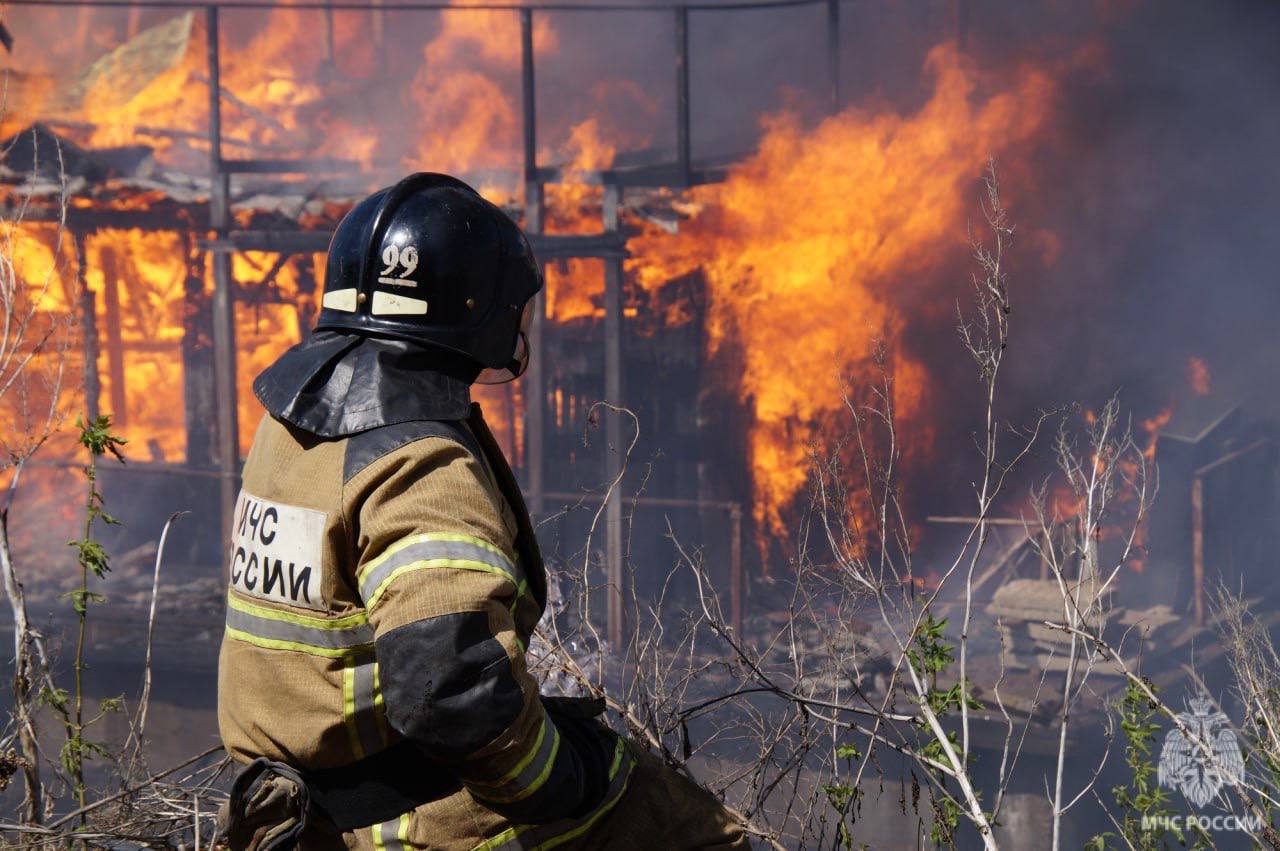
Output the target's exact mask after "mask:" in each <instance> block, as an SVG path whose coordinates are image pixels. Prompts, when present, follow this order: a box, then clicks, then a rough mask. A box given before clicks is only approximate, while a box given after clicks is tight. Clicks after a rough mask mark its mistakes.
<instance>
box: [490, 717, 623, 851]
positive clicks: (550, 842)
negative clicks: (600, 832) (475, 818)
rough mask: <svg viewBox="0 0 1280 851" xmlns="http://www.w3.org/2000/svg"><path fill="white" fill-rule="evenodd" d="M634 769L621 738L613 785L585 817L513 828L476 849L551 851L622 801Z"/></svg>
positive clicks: (588, 826)
mask: <svg viewBox="0 0 1280 851" xmlns="http://www.w3.org/2000/svg"><path fill="white" fill-rule="evenodd" d="M634 769H635V758H634V757H632V756H631V753H630V751H628V750H627V747H626V745H625V744H624V743H623V741H622V739H618V743H617V745H616V746H615V749H614V758H613V765H612V766H611V767H610V769H609V788H608V789H607V790H606V791H605V795H604V800H603V801H601V802H600V805H599V806H598V807H596V808H595V809H594V810H592V811H591V812H589V813H587V814H586V815H585V816H582V817H581V818H576V819H563V820H561V821H554V822H550V823H548V824H530V825H519V826H517V827H509V828H507V829H506V830H504V831H503V832H502V833H499V834H498V835H497V836H495V837H493V838H492V839H488V840H485V841H484V842H481V843H480V844H479V845H477V846H475V848H473V849H472V851H549V849H551V848H556V847H558V846H560V845H563V844H565V843H566V842H571V841H573V840H574V839H577V838H579V837H580V836H582V835H583V834H584V833H586V832H587V831H589V830H591V828H592V827H594V826H595V824H596V822H598V821H599V820H600V819H602V818H604V816H605V815H606V814H607V813H608V812H609V811H610V810H612V809H613V808H614V807H615V806H617V804H618V801H620V800H622V796H623V794H625V793H626V791H627V784H628V783H629V782H630V781H631V772H632V770H634Z"/></svg>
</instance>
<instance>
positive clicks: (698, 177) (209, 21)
mask: <svg viewBox="0 0 1280 851" xmlns="http://www.w3.org/2000/svg"><path fill="white" fill-rule="evenodd" d="M844 1H845V2H847V0H844ZM11 2H12V3H13V4H15V5H22V6H49V5H78V6H105V7H126V8H132V9H138V8H150V7H154V8H165V9H177V8H191V9H203V10H204V12H205V21H206V25H207V26H206V38H207V57H208V76H209V137H208V141H209V146H210V155H209V162H210V181H211V186H210V193H209V203H208V219H207V227H208V229H209V232H210V233H211V236H212V238H211V239H209V240H206V241H205V243H204V247H205V248H206V249H207V250H208V251H209V252H210V254H211V255H212V266H213V278H214V292H213V300H212V313H213V316H212V326H213V348H214V352H213V362H214V363H213V367H214V385H215V394H216V398H217V403H218V404H217V411H218V414H217V431H216V454H217V460H218V473H217V475H218V477H219V479H220V482H221V489H220V504H221V509H222V523H221V525H222V527H223V529H224V530H226V529H229V527H230V517H231V512H232V510H233V507H234V503H235V499H236V493H237V490H238V479H239V474H240V466H241V458H240V449H239V423H238V419H237V416H238V405H237V399H236V335H235V308H236V284H235V281H234V280H233V276H232V267H231V254H232V253H233V252H235V251H250V250H252V251H268V252H278V253H283V254H297V253H308V252H322V251H324V250H325V249H326V248H327V247H328V242H329V236H330V234H329V233H328V232H322V231H287V230H270V231H268V230H260V231H239V230H234V229H232V218H231V212H230V191H231V184H230V179H231V175H233V174H312V173H325V172H341V171H355V170H357V168H358V165H357V164H356V163H354V162H351V161H346V160H336V159H306V158H298V159H224V158H223V156H222V148H223V139H222V127H221V101H222V98H223V97H224V96H225V95H224V93H223V92H222V89H221V73H220V72H221V67H220V54H219V10H220V9H275V8H277V7H278V4H277V3H276V2H274V0H245V2H234V3H181V2H179V3H171V2H169V0H79V1H78V2H73V3H66V2H65V1H64V0H11ZM841 2H842V0H764V2H747V3H733V2H730V3H723V4H718V3H702V4H677V5H648V4H643V3H635V2H630V3H628V2H623V3H617V4H592V3H584V4H566V3H548V4H543V5H539V6H537V7H530V6H523V5H515V4H507V3H482V4H478V5H466V6H455V5H451V4H448V3H441V2H430V3H420V2H405V3H397V4H395V6H394V8H395V10H396V11H415V10H434V11H440V12H456V11H463V12H474V11H480V10H484V11H511V12H513V13H515V14H517V15H518V16H519V21H520V31H521V39H520V40H521V98H522V107H523V110H522V111H523V127H522V130H523V133H522V142H523V153H524V157H523V160H524V161H523V177H524V179H523V183H524V187H525V205H524V207H525V209H524V219H525V221H524V224H525V229H526V231H527V232H528V233H529V236H530V238H531V242H533V244H534V249H535V251H536V252H537V253H538V255H539V257H540V258H541V259H542V260H543V261H544V262H545V261H546V260H549V259H559V258H600V259H603V260H604V261H605V270H606V271H605V282H606V283H605V372H606V375H605V395H606V397H608V401H609V402H611V403H612V404H614V405H617V406H619V407H622V406H624V405H625V402H626V400H625V388H623V386H622V372H621V371H622V358H623V352H622V348H621V347H622V331H623V321H624V317H623V302H624V298H623V285H624V282H623V265H622V264H623V260H624V259H625V257H626V240H625V236H624V234H623V233H622V230H621V226H620V221H619V218H620V217H619V210H620V207H621V204H622V200H623V193H624V191H625V188H626V187H627V186H668V187H688V186H692V185H695V184H699V183H706V182H713V181H717V180H720V179H723V177H724V174H725V170H724V168H722V167H715V166H705V165H703V166H698V165H696V164H695V159H694V150H693V147H694V146H693V132H692V129H693V128H692V115H693V109H692V92H691V83H690V66H689V58H690V57H689V26H690V13H691V12H707V13H710V12H717V13H724V12H734V11H745V10H752V9H776V8H783V7H793V6H794V7H799V6H813V5H819V4H825V6H826V9H827V16H826V17H827V45H826V47H827V53H828V56H827V59H828V62H827V66H828V75H829V77H830V79H829V81H828V82H829V94H830V101H831V108H832V110H833V111H834V110H836V109H838V108H839V106H840V79H839V77H840V36H839V21H840V14H839V5H840V3H841ZM290 8H291V9H298V10H303V9H319V10H322V11H324V12H325V14H326V15H327V16H331V15H332V14H333V12H334V11H335V10H361V11H374V12H378V13H382V12H383V11H384V10H386V9H388V8H390V7H387V6H385V5H384V4H383V3H382V2H381V0H367V2H344V0H300V2H296V3H292V4H290ZM581 11H612V12H646V13H661V14H671V15H673V17H674V28H673V30H674V39H673V41H674V45H673V46H674V50H673V60H674V65H675V73H676V93H675V95H676V96H675V111H676V116H675V118H676V121H675V127H676V161H675V162H674V163H671V164H660V165H657V166H649V167H645V168H640V169H614V170H604V171H599V172H594V173H592V174H589V175H587V176H585V178H584V176H583V175H580V174H578V175H575V176H574V180H575V181H576V182H584V181H586V182H595V183H600V184H602V185H603V186H604V187H605V192H604V205H603V219H604V222H603V224H604V233H603V234H598V235H583V236H576V235H575V236H562V235H555V236H550V235H546V234H544V233H543V232H542V231H543V222H544V218H545V185H546V184H547V183H553V182H558V181H559V180H560V179H562V178H563V176H564V175H563V174H562V171H561V170H560V169H558V168H554V167H541V166H539V164H538V158H537V95H536V90H535V85H534V82H535V76H534V75H535V68H534V44H533V27H534V15H535V14H541V13H547V12H581ZM88 215H90V216H96V215H97V213H89V214H88ZM103 215H104V218H106V219H109V222H107V221H104V224H108V223H109V224H111V225H114V226H117V227H120V226H128V225H127V224H125V220H126V219H128V218H129V215H128V213H126V212H123V211H121V212H119V213H117V212H116V211H112V212H111V213H109V214H103ZM135 215H137V216H138V218H139V220H140V221H139V222H138V223H139V224H142V220H145V219H148V218H151V217H150V216H148V215H147V214H146V213H145V212H143V213H140V214H135ZM192 223H193V225H194V223H195V219H192ZM85 224H89V225H90V226H92V225H91V223H88V222H86V223H85ZM148 224H150V222H148ZM195 226H198V225H195ZM158 229H168V228H158ZM537 308H538V309H537V310H536V311H535V316H534V321H533V327H532V328H531V331H530V336H531V343H532V344H533V345H532V350H533V359H532V362H531V364H530V368H529V372H528V375H527V376H526V379H525V381H526V391H525V399H526V405H525V408H526V410H525V417H526V423H525V426H526V428H525V434H526V439H525V442H524V443H525V447H524V455H525V457H524V463H523V465H522V466H523V467H524V472H525V476H526V477H527V481H528V486H529V489H530V503H531V506H530V507H531V509H532V510H533V513H534V516H535V517H538V516H540V515H541V514H542V512H543V509H544V503H545V499H546V497H547V493H546V482H545V475H544V467H543V457H542V456H543V451H544V446H545V437H546V401H547V400H546V391H547V387H546V373H545V369H544V365H543V364H542V362H541V358H540V353H541V352H542V351H543V346H542V345H541V343H542V339H543V336H544V334H545V326H546V315H545V312H546V300H545V296H544V295H543V294H540V295H539V297H538V304H537ZM95 343H96V340H95ZM114 385H115V382H113V387H114ZM95 395H96V393H95ZM621 439H622V437H621V424H620V421H619V418H618V417H617V416H611V417H609V425H608V426H607V434H606V443H607V444H608V446H607V449H606V451H607V452H608V453H609V455H608V458H609V460H607V462H606V470H607V471H608V473H609V476H610V481H613V480H614V478H616V477H617V476H618V475H620V473H621V460H622V459H621V455H620V452H621V451H622V447H621V446H620V442H621ZM612 490H613V492H614V496H613V497H612V498H611V499H610V500H609V504H608V505H607V506H606V519H607V523H606V525H607V535H608V540H607V549H606V562H607V564H606V572H607V575H608V579H609V583H610V585H611V586H612V587H613V589H614V590H613V592H612V593H611V596H610V604H609V607H608V612H609V623H608V633H609V637H610V640H611V641H614V642H615V646H620V645H621V642H622V639H623V629H624V627H623V623H624V617H625V612H624V608H625V607H624V605H623V587H624V585H625V579H626V578H625V577H624V576H623V573H622V544H621V535H622V529H621V526H622V522H621V506H622V503H621V495H620V491H619V489H618V488H617V487H614V488H613V489H612ZM694 502H696V501H694ZM731 515H732V517H733V519H734V523H733V527H734V529H735V530H736V531H735V533H734V534H735V540H734V541H733V542H732V548H733V554H734V556H733V559H732V561H733V562H734V568H733V570H732V583H731V585H732V588H731V597H732V600H731V606H732V620H733V621H734V624H735V626H736V625H738V624H739V623H740V621H741V616H742V583H741V571H740V565H739V564H738V562H739V561H740V541H739V540H737V538H739V537H740V536H741V507H740V506H735V507H734V508H733V510H732V511H731ZM224 533H225V532H224Z"/></svg>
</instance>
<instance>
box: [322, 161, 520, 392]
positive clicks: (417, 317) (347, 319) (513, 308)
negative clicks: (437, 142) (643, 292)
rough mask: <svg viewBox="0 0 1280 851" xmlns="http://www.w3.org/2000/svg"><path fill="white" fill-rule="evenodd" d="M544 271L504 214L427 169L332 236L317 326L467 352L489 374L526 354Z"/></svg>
mask: <svg viewBox="0 0 1280 851" xmlns="http://www.w3.org/2000/svg"><path fill="white" fill-rule="evenodd" d="M541 289H542V271H541V268H540V267H539V265H538V262H537V260H536V259H535V258H534V256H533V249H532V248H531V247H530V246H529V241H528V240H527V239H526V238H525V235H524V234H523V233H522V232H521V230H520V228H519V227H517V226H516V224H515V222H513V221H512V220H511V218H510V217H509V216H507V214H506V213H504V212H503V211H502V210H500V209H499V208H498V207H496V206H494V205H493V204H491V203H489V202H488V201H486V200H485V199H484V198H482V197H481V196H480V194H479V193H478V192H476V191H475V190H474V189H472V188H471V187H470V186H468V185H467V184H466V183H463V182H462V181H461V180H458V179H457V178H454V177H449V176H448V175H444V174H433V173H429V172H423V173H419V174H413V175H410V176H409V177H406V178H405V179H404V180H401V181H400V182H399V183H397V184H395V185H394V186H391V187H388V188H386V189H382V190H379V191H378V192H375V193H374V194H373V195H370V196H369V197H368V198H366V199H364V200H363V201H361V202H360V203H359V204H357V205H356V206H355V207H354V208H353V209H352V210H351V212H349V213H348V214H347V215H346V216H345V217H344V218H343V219H342V221H341V222H340V223H339V224H338V228H337V230H336V231H335V232H334V235H333V240H332V241H331V242H330V244H329V256H328V261H327V264H326V267H325V277H324V296H323V299H322V303H321V310H320V317H319V320H318V321H317V323H316V330H317V331H322V330H332V331H345V332H354V333H357V334H367V335H372V336H380V337H390V338H393V339H398V340H405V341H408V342H411V343H417V344H420V345H423V346H428V347H434V348H438V349H444V350H447V351H450V352H453V353H455V354H459V355H462V356H464V357H465V358H466V359H468V360H469V361H470V362H472V363H473V364H474V365H476V366H478V367H479V368H480V369H481V372H480V376H479V378H478V379H477V380H478V381H480V382H482V383H497V382H500V381H503V380H507V381H509V380H511V379H512V378H515V377H516V376H518V375H520V374H521V373H522V372H523V371H524V367H525V365H526V364H527V363H528V355H529V352H528V344H527V340H526V337H525V334H524V332H525V330H526V329H527V326H528V323H529V321H530V319H531V317H532V306H533V305H532V300H533V297H534V296H535V295H536V294H537V293H538V291H539V290H541Z"/></svg>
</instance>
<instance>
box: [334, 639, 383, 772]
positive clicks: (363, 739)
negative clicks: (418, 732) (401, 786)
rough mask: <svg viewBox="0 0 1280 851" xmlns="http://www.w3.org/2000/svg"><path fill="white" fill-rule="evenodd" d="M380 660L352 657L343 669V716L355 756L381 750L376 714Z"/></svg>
mask: <svg viewBox="0 0 1280 851" xmlns="http://www.w3.org/2000/svg"><path fill="white" fill-rule="evenodd" d="M377 670H378V663H377V660H375V659H374V658H373V657H371V656H363V655H362V656H361V657H358V658H356V657H353V658H352V659H350V660H349V661H348V662H347V665H346V667H345V668H344V669H343V671H342V707H343V713H342V714H343V720H344V721H345V722H346V725H347V733H348V735H349V736H350V738H351V749H352V750H353V751H354V752H355V755H356V759H363V758H364V757H366V756H369V755H371V754H375V753H377V752H378V751H380V750H382V748H383V746H384V744H385V743H384V742H383V739H382V733H381V731H380V729H379V727H378V721H377V717H376V714H375V713H376V712H377V709H376V704H377V676H378V674H377Z"/></svg>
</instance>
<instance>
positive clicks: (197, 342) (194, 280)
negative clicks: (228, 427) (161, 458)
mask: <svg viewBox="0 0 1280 851" xmlns="http://www.w3.org/2000/svg"><path fill="white" fill-rule="evenodd" d="M187 257H188V261H187V277H186V281H185V282H184V285H183V311H182V407H183V414H184V420H185V424H186V432H187V464H188V465H190V466H193V467H202V468H210V467H213V465H214V459H215V457H216V455H217V453H216V450H215V439H216V429H215V428H214V423H215V422H216V421H217V411H216V409H217V404H216V400H215V399H214V391H213V386H214V376H213V316H212V313H211V310H210V307H211V303H210V298H209V293H208V292H206V290H205V282H204V270H205V262H206V255H205V253H204V252H201V251H198V250H195V251H192V250H188V253H187Z"/></svg>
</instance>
